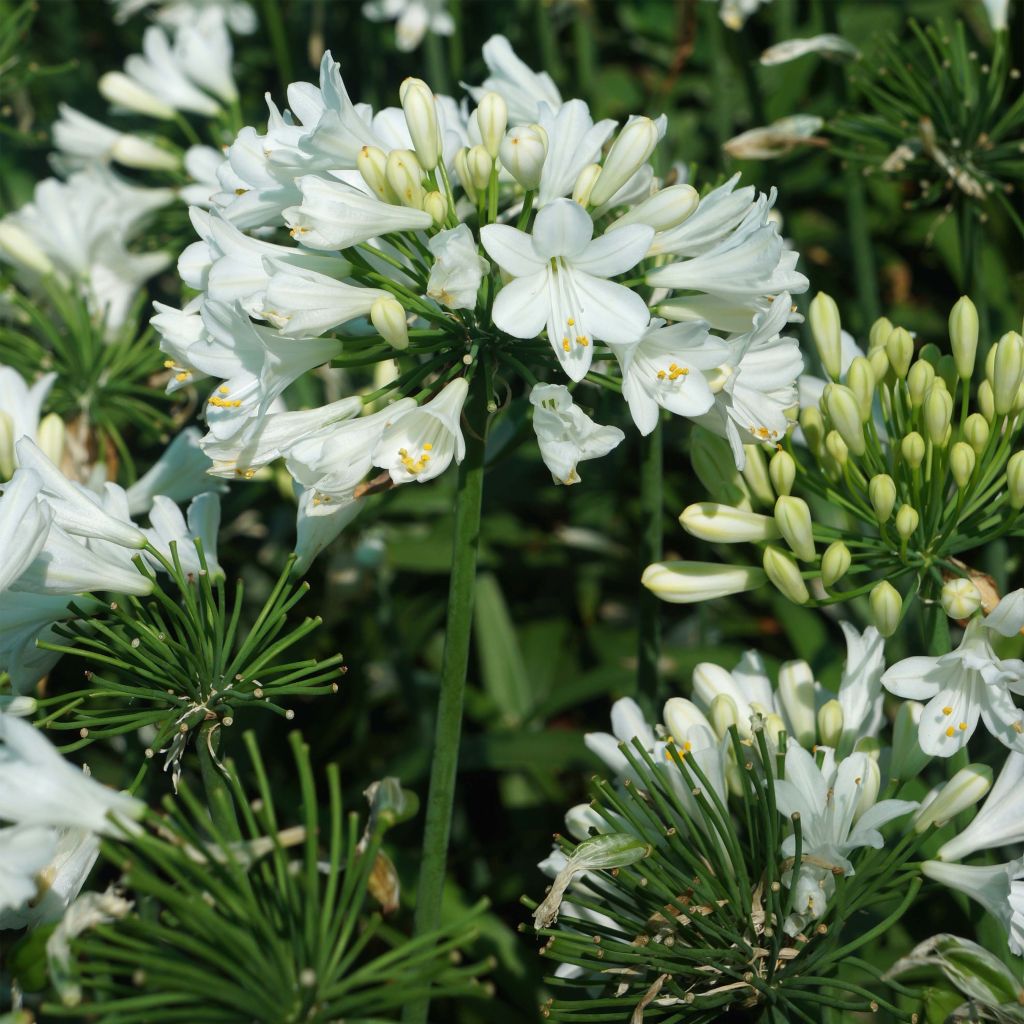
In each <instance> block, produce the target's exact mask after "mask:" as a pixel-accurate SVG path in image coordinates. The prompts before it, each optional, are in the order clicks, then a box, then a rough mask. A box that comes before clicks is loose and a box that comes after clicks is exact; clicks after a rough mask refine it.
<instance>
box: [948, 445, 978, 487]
mask: <svg viewBox="0 0 1024 1024" xmlns="http://www.w3.org/2000/svg"><path fill="white" fill-rule="evenodd" d="M976 460H977V456H976V455H975V454H974V449H973V448H972V447H971V446H970V445H969V444H967V442H966V441H957V443H956V444H955V445H953V447H952V448H950V450H949V471H950V472H951V473H952V474H953V479H954V480H955V481H956V485H957V487H961V488H962V487H966V486H967V482H968V481H969V480H970V479H971V474H972V473H973V472H974V463H975V461H976Z"/></svg>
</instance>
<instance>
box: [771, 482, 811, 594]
mask: <svg viewBox="0 0 1024 1024" xmlns="http://www.w3.org/2000/svg"><path fill="white" fill-rule="evenodd" d="M780 500H781V499H780ZM763 565H764V571H765V573H766V575H767V576H768V579H770V580H771V581H772V583H774V584H775V586H776V587H777V588H778V589H779V591H781V593H782V594H783V596H785V597H788V598H789V600H790V601H792V602H793V603H794V604H804V603H805V602H806V601H807V600H809V598H810V596H811V595H810V594H809V593H808V592H807V585H806V584H805V583H804V581H803V577H802V576H801V575H800V567H799V566H798V565H797V564H796V562H795V561H794V560H793V556H792V555H789V554H787V553H786V552H785V551H783V550H782V548H777V547H775V546H774V545H772V544H769V545H768V547H766V548H765V549H764V559H763Z"/></svg>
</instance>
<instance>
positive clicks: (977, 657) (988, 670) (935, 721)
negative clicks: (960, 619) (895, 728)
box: [882, 590, 1024, 757]
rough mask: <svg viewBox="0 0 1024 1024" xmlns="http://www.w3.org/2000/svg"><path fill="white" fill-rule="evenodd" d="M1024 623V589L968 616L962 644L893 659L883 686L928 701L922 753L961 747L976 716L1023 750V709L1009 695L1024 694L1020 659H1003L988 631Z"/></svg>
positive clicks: (945, 753)
mask: <svg viewBox="0 0 1024 1024" xmlns="http://www.w3.org/2000/svg"><path fill="white" fill-rule="evenodd" d="M1021 627H1024V590H1015V591H1013V592H1012V593H1010V594H1007V595H1006V596H1005V597H1004V598H1003V599H1002V600H1001V601H1000V602H999V604H998V605H996V607H995V608H994V609H993V610H992V611H991V612H990V613H989V614H988V615H987V616H985V617H984V618H981V617H978V618H974V619H972V620H971V622H970V623H969V624H968V626H967V629H966V631H965V632H964V636H963V639H962V640H961V641H960V646H959V647H958V648H957V649H956V650H955V651H951V652H950V653H949V654H943V655H942V656H940V657H937V658H933V657H926V656H921V657H914V658H906V659H904V660H903V661H900V662H897V663H896V664H895V665H893V666H892V667H891V668H890V669H888V670H887V671H886V673H885V674H884V675H883V676H882V685H883V686H885V688H886V689H887V690H889V692H890V693H894V694H896V696H897V697H905V698H908V699H911V700H926V701H928V703H927V705H926V706H925V709H924V711H923V713H922V714H921V724H920V731H919V735H918V739H919V741H920V744H921V749H922V750H923V751H924V752H925V753H926V754H932V755H934V756H936V757H950V756H952V755H953V754H955V753H956V752H957V751H958V750H960V749H961V748H962V747H965V746H966V745H967V743H968V741H969V740H970V738H971V736H972V735H973V734H974V730H975V728H977V725H978V719H979V718H980V719H981V720H982V721H983V722H984V723H985V727H986V728H987V729H988V731H989V732H990V733H991V734H992V735H993V736H995V737H996V738H997V739H998V740H1000V741H1001V742H1002V743H1004V744H1005V745H1006V746H1007V747H1010V748H1011V749H1013V750H1021V751H1024V710H1022V709H1020V708H1018V707H1017V706H1016V704H1015V703H1014V701H1013V697H1012V694H1015V693H1016V694H1024V661H1021V660H1020V659H1016V658H1009V659H1001V658H999V657H998V656H997V655H996V652H995V651H994V650H993V648H992V642H991V639H990V637H991V631H995V632H996V633H998V634H999V635H1000V636H1013V635H1014V634H1016V633H1017V632H1019V631H1020V629H1021Z"/></svg>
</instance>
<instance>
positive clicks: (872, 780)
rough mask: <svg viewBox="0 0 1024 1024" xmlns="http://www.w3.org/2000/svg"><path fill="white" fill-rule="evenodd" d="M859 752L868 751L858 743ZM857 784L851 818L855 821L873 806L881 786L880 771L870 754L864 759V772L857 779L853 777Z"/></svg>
mask: <svg viewBox="0 0 1024 1024" xmlns="http://www.w3.org/2000/svg"><path fill="white" fill-rule="evenodd" d="M857 751H858V752H859V753H865V754H866V753H868V751H866V750H861V749H860V745H859V743H858V747H857ZM854 782H856V784H857V805H856V806H855V807H854V810H853V820H854V822H856V821H857V820H858V819H859V818H860V817H861V815H862V814H865V813H866V812H867V811H869V810H870V809H871V808H872V807H874V806H875V801H876V800H877V799H878V791H879V790H880V789H881V788H882V773H881V771H880V770H879V768H878V761H877V760H875V758H874V757H871V756H870V755H869V756H868V757H866V758H865V759H864V774H863V775H862V776H861V777H860V779H859V780H857V779H854Z"/></svg>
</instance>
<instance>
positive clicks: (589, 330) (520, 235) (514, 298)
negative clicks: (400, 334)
mask: <svg viewBox="0 0 1024 1024" xmlns="http://www.w3.org/2000/svg"><path fill="white" fill-rule="evenodd" d="M593 233H594V222H593V221H592V220H591V219H590V217H589V216H588V215H587V213H586V211H585V210H584V209H583V208H582V207H581V206H580V205H579V204H578V203H574V202H573V201H572V200H569V199H557V200H555V201H554V202H552V203H550V204H549V205H548V206H546V207H544V209H542V210H541V211H540V212H539V213H538V214H537V219H536V220H535V222H534V226H533V234H532V235H528V234H526V233H525V232H523V231H519V230H518V229H517V228H513V227H509V226H508V225H504V224H489V225H487V226H486V227H485V228H483V229H482V231H481V232H480V235H481V240H482V242H483V245H484V248H485V249H486V250H487V253H488V255H490V256H491V258H492V259H494V260H495V262H496V263H497V264H498V265H499V266H500V267H501V268H502V270H504V271H506V272H507V273H508V274H510V275H511V276H512V277H513V278H514V279H515V280H513V281H510V282H509V283H508V284H506V285H505V287H504V288H502V289H501V291H500V292H499V293H498V297H497V299H496V300H495V303H494V309H493V311H492V316H493V319H494V324H495V326H496V327H498V328H499V329H500V330H503V331H505V332H506V333H507V334H511V335H512V336H513V337H514V338H534V337H536V336H537V335H538V334H540V332H541V331H542V330H543V329H544V328H545V327H546V328H547V332H548V341H549V342H550V343H551V347H552V349H553V350H554V352H555V355H556V356H557V357H558V360H559V362H560V363H561V364H562V368H563V369H564V370H565V372H566V374H567V375H568V376H569V377H570V378H571V379H572V380H577V381H578V380H582V379H583V378H584V377H585V376H586V374H587V371H588V370H589V369H590V363H591V360H592V359H593V355H594V346H593V341H594V340H595V339H596V338H600V339H601V340H602V341H606V342H609V343H610V344H627V343H629V342H634V341H638V340H639V339H640V336H641V335H642V334H643V331H644V329H645V328H646V327H647V324H648V322H649V321H650V311H649V310H648V309H647V306H646V305H645V303H644V301H643V299H642V298H640V296H639V295H638V294H637V293H636V292H634V291H631V290H630V289H629V288H626V287H625V286H623V285H620V284H615V283H614V282H612V281H609V280H607V279H608V278H610V277H614V276H615V275H617V274H622V273H625V272H626V271H627V270H629V269H630V268H631V267H634V266H636V264H637V263H639V262H640V260H642V259H643V258H644V255H645V254H646V252H647V249H648V247H649V246H650V242H651V239H652V238H653V236H654V231H653V229H652V228H649V227H647V226H646V225H643V224H631V225H629V226H627V227H624V228H619V229H618V230H616V231H613V232H609V233H608V234H606V235H604V236H602V237H601V238H597V239H595V238H593Z"/></svg>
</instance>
